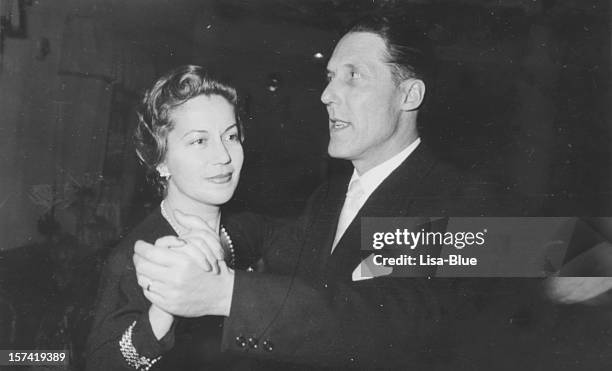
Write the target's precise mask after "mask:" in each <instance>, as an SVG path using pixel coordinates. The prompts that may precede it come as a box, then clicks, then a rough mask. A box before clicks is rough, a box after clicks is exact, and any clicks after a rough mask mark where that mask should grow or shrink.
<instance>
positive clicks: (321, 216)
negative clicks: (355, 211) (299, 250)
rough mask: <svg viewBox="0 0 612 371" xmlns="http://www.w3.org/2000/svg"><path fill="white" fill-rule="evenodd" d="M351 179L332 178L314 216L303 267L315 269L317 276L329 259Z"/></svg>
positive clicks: (346, 176) (346, 175) (344, 177)
mask: <svg viewBox="0 0 612 371" xmlns="http://www.w3.org/2000/svg"><path fill="white" fill-rule="evenodd" d="M349 179H350V174H341V175H337V176H334V177H332V179H330V181H329V183H328V185H327V189H326V190H325V191H324V192H325V196H324V197H323V198H322V200H321V204H320V206H319V209H318V210H317V211H316V212H315V213H314V214H313V218H314V219H313V221H312V224H311V226H310V228H309V233H308V235H307V236H306V239H307V242H306V244H305V245H304V249H305V251H304V255H303V258H302V259H304V260H305V264H302V266H308V267H314V268H313V271H314V272H316V273H315V274H319V273H320V270H321V269H322V268H323V267H324V266H325V265H326V263H327V260H328V259H329V256H330V252H331V246H332V243H333V241H334V236H335V233H336V228H337V225H338V218H339V217H340V210H341V209H342V204H343V203H344V197H345V194H346V189H347V187H348V181H349Z"/></svg>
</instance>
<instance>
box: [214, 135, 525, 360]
mask: <svg viewBox="0 0 612 371" xmlns="http://www.w3.org/2000/svg"><path fill="white" fill-rule="evenodd" d="M349 179H350V174H345V175H343V176H339V177H336V178H334V179H331V180H330V181H329V182H328V183H326V184H324V185H323V186H321V187H320V188H319V189H318V190H317V191H316V192H315V194H314V195H313V197H312V198H311V200H310V202H309V205H308V207H307V209H306V212H305V214H304V215H303V217H302V218H301V219H300V221H299V222H298V223H296V225H293V226H291V227H287V228H285V230H283V231H282V232H281V233H276V234H275V235H274V236H272V237H270V238H269V239H268V242H267V243H266V246H264V249H263V254H264V260H265V261H266V263H267V268H268V272H266V273H249V272H240V271H237V272H236V280H235V287H234V295H233V299H232V307H231V313H230V316H229V318H227V319H226V321H225V324H224V334H223V344H222V345H223V348H224V349H225V350H230V351H237V352H241V353H243V354H244V353H246V354H251V355H254V356H257V357H259V358H264V359H265V358H269V359H273V360H282V361H287V362H291V363H295V364H300V363H301V364H309V365H318V366H327V367H333V368H340V367H358V368H364V369H375V368H384V369H388V368H394V369H408V367H410V369H414V370H424V369H426V370H430V369H441V370H442V369H453V370H457V369H466V370H467V369H470V370H473V369H478V368H475V367H478V366H477V365H480V364H482V365H483V367H484V365H485V364H486V362H488V361H490V358H491V357H492V356H493V355H494V354H495V352H492V350H498V351H499V352H497V353H501V354H508V353H512V354H513V355H518V353H515V352H512V349H517V348H521V346H520V344H513V346H514V348H511V349H507V348H505V349H501V348H500V347H502V346H506V345H509V344H508V343H514V342H515V341H518V340H519V338H521V336H522V337H529V335H525V334H524V331H522V328H525V329H531V327H532V326H529V325H528V324H529V323H530V321H533V319H532V318H531V317H530V316H531V314H530V313H527V314H526V313H525V311H524V307H525V305H524V303H521V300H519V297H518V296H517V293H519V292H522V293H525V291H524V287H523V286H525V285H523V281H521V280H518V281H516V280H515V281H513V282H512V283H508V281H504V280H495V281H493V280H478V279H427V278H394V277H391V278H389V277H387V278H384V277H380V278H375V279H370V280H364V281H357V282H353V281H352V279H351V274H352V271H353V270H354V269H355V267H356V266H357V265H358V264H359V262H360V261H361V259H362V253H361V251H360V250H361V249H360V223H359V220H360V217H363V216H377V217H385V216H425V217H431V216H480V215H502V214H503V212H504V210H502V206H501V205H502V202H501V201H500V199H498V198H497V197H496V196H495V192H493V191H492V188H493V187H492V185H491V184H488V183H486V182H483V181H481V180H479V179H477V178H474V177H470V176H467V175H466V174H464V173H462V172H460V171H458V170H457V169H454V168H453V167H451V166H448V165H446V164H444V163H441V162H440V161H438V160H436V159H435V157H434V156H433V155H432V154H431V153H430V151H429V150H428V149H427V148H426V147H425V146H424V145H423V144H421V145H420V146H419V147H418V148H417V149H416V150H415V151H414V152H413V153H412V154H411V155H410V156H409V157H408V159H407V160H406V161H404V163H402V164H401V165H400V166H399V167H398V168H397V169H396V170H395V171H394V172H393V173H392V174H391V175H390V176H389V177H388V178H387V179H386V180H385V181H384V182H383V183H382V184H381V185H380V186H379V187H378V188H377V189H376V190H375V191H374V193H372V195H371V196H370V197H369V199H368V200H367V202H366V203H365V204H364V206H363V207H362V209H361V210H360V212H359V213H358V215H357V217H356V218H355V220H354V221H353V223H352V224H351V225H350V226H349V227H348V229H347V230H346V232H345V234H344V235H343V237H342V239H341V240H340V241H339V243H338V245H337V247H336V249H335V251H334V253H333V254H332V255H330V251H331V244H332V241H333V238H334V233H335V231H336V225H337V222H338V217H339V213H340V210H341V207H342V204H343V202H344V195H345V193H346V190H347V185H348V182H349ZM519 282H520V283H519ZM519 286H520V287H519ZM526 286H527V288H532V287H533V284H531V283H526ZM520 296H523V295H520ZM500 297H501V298H505V299H508V298H510V300H500ZM529 305H531V302H529V303H527V306H529ZM517 313H518V314H517ZM526 324H527V325H526ZM458 331H460V332H461V333H460V334H457V332H458ZM500 336H501V337H502V339H505V338H508V339H510V340H508V341H506V340H499V341H497V340H495V339H497V338H498V337H500ZM492 339H493V340H495V341H494V342H493V343H491V340H492ZM521 339H522V338H521ZM466 342H467V343H468V344H474V345H466V344H465V343H466ZM521 349H522V348H521ZM465 353H468V354H465ZM469 353H472V354H469ZM522 358H523V359H525V358H528V356H522ZM494 361H495V362H499V360H498V359H495V360H494ZM519 363H520V362H514V364H519ZM490 364H491V363H489V365H490ZM496 365H497V366H499V364H498V363H496ZM496 369H505V368H504V367H497V368H496ZM509 369H513V368H509Z"/></svg>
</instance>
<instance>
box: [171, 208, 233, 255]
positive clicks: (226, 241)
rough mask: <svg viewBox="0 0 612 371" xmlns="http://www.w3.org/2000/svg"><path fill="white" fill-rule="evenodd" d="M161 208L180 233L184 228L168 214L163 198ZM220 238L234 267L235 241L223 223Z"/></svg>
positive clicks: (173, 227)
mask: <svg viewBox="0 0 612 371" xmlns="http://www.w3.org/2000/svg"><path fill="white" fill-rule="evenodd" d="M159 208H160V210H161V214H162V216H163V217H164V219H166V221H168V224H170V226H171V227H172V229H174V231H175V232H176V234H177V235H180V230H181V229H182V228H181V227H179V226H178V225H177V224H176V223H175V222H174V220H173V219H172V218H170V216H169V215H168V212H167V211H166V207H165V202H164V200H162V202H161V203H160V204H159ZM219 239H220V241H221V246H222V247H223V248H225V249H226V250H229V253H230V261H229V264H228V265H229V266H230V267H234V265H235V263H236V252H235V250H234V243H233V242H232V238H231V237H230V235H229V233H227V230H226V229H225V226H223V225H221V231H220V233H219Z"/></svg>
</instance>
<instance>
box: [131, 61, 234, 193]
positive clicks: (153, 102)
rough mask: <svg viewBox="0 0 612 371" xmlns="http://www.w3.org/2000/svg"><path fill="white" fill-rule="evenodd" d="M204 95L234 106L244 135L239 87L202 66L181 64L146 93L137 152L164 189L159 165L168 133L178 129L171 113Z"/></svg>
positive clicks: (141, 109)
mask: <svg viewBox="0 0 612 371" xmlns="http://www.w3.org/2000/svg"><path fill="white" fill-rule="evenodd" d="M200 95H205V96H212V95H218V96H221V97H223V98H225V99H226V100H227V101H228V102H229V103H230V104H231V105H232V106H233V107H234V111H235V112H236V122H237V124H238V130H239V134H240V137H241V138H242V135H243V134H242V133H243V130H242V125H241V123H240V117H239V115H238V95H237V93H236V89H235V88H233V87H232V86H230V85H229V84H227V83H224V82H222V81H221V80H220V79H217V78H215V77H212V76H210V75H209V74H208V73H207V72H206V71H205V70H204V69H203V68H202V67H200V66H194V65H186V66H181V67H178V68H176V69H174V70H172V71H170V72H168V73H167V74H165V75H164V76H162V77H160V78H159V79H158V80H157V81H156V82H155V84H154V85H153V87H152V88H151V89H149V90H147V91H146V92H145V93H144V96H143V99H142V102H141V104H140V107H139V109H138V111H137V114H138V125H137V126H136V129H135V131H134V145H135V149H136V155H137V156H138V159H139V160H140V162H141V163H142V164H143V165H145V166H146V168H147V171H148V175H149V176H150V177H151V179H152V180H153V182H154V183H156V185H158V186H160V190H163V189H165V182H164V179H162V178H160V177H159V174H157V170H156V168H157V166H158V165H159V164H160V163H162V162H163V160H164V158H165V156H166V150H167V144H168V142H167V138H168V133H169V132H170V131H171V130H172V129H173V128H174V123H173V122H172V120H170V113H171V112H172V110H173V109H175V108H177V107H178V106H180V105H182V104H183V103H185V102H187V101H188V100H190V99H192V98H195V97H198V96H200Z"/></svg>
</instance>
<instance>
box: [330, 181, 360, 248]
mask: <svg viewBox="0 0 612 371" xmlns="http://www.w3.org/2000/svg"><path fill="white" fill-rule="evenodd" d="M364 193H365V192H364V190H363V187H362V186H361V183H360V182H359V179H358V178H355V179H353V180H352V181H351V184H349V187H348V191H347V192H346V198H345V199H344V205H342V211H341V212H340V218H339V219H338V228H337V229H336V237H334V243H333V244H332V250H331V252H332V253H333V252H334V249H335V248H336V245H337V244H338V241H340V238H342V235H343V234H344V232H345V231H346V229H347V228H348V226H349V225H350V224H351V222H352V221H353V219H354V218H355V215H357V213H358V212H359V209H361V206H362V205H363V200H362V198H363V195H364Z"/></svg>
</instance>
